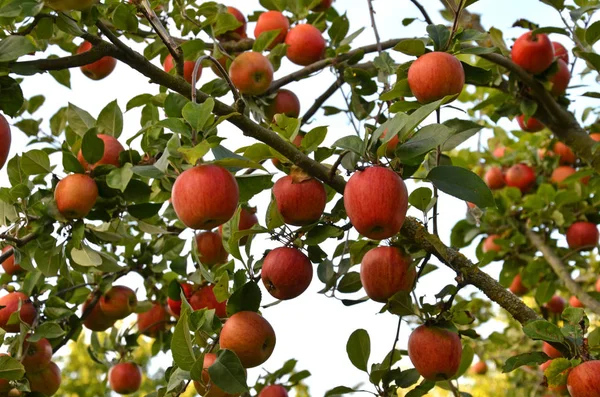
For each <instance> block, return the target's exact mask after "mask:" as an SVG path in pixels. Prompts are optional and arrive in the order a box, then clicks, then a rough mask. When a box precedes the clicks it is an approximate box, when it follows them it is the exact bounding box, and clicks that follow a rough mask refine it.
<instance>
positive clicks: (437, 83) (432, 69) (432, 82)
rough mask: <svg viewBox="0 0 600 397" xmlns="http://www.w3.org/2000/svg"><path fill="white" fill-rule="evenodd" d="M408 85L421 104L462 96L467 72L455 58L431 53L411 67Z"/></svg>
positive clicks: (422, 56) (444, 53)
mask: <svg viewBox="0 0 600 397" xmlns="http://www.w3.org/2000/svg"><path fill="white" fill-rule="evenodd" d="M408 85H409V86H410V90H411V91H412V93H413V95H414V96H415V97H416V98H417V100H418V101H419V102H421V103H429V102H434V101H437V100H439V99H442V98H443V97H445V96H449V95H458V94H460V93H461V92H462V89H463V87H464V85H465V71H464V69H463V66H462V64H461V63H460V61H459V60H458V59H457V58H456V57H455V56H453V55H450V54H448V53H446V52H429V53H427V54H424V55H421V56H420V57H419V58H418V59H417V60H416V61H414V62H413V63H412V65H410V68H409V69H408Z"/></svg>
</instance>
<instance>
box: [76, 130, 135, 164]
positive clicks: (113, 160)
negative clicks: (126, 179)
mask: <svg viewBox="0 0 600 397" xmlns="http://www.w3.org/2000/svg"><path fill="white" fill-rule="evenodd" d="M98 138H100V139H102V141H103V142H104V154H103V155H102V158H101V159H100V160H99V161H98V162H97V163H95V164H91V165H90V164H88V162H87V161H85V158H84V157H83V153H82V152H81V150H79V153H78V154H77V160H79V163H81V165H82V166H83V168H84V169H85V170H93V169H94V168H96V167H97V166H99V165H103V164H110V165H114V166H115V167H120V166H121V164H120V163H119V155H120V154H121V152H123V151H124V150H125V148H123V145H121V143H120V142H119V141H118V140H117V138H115V137H114V136H110V135H105V134H98Z"/></svg>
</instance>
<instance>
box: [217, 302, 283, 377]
mask: <svg viewBox="0 0 600 397" xmlns="http://www.w3.org/2000/svg"><path fill="white" fill-rule="evenodd" d="M275 342H276V338H275V331H273V327H271V324H269V322H268V321H267V320H265V319H264V318H263V317H262V316H261V315H260V314H258V313H255V312H248V311H245V312H238V313H235V314H234V315H233V316H231V317H229V319H228V320H227V321H226V322H225V325H224V326H223V329H222V330H221V337H220V339H219V343H220V345H221V349H229V350H232V351H233V352H234V353H235V354H237V356H238V357H239V359H240V361H241V362H242V366H243V367H244V368H254V367H257V366H259V365H261V364H262V363H264V362H265V361H267V360H268V359H269V357H271V354H272V353H273V349H274V348H275Z"/></svg>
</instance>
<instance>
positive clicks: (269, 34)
mask: <svg viewBox="0 0 600 397" xmlns="http://www.w3.org/2000/svg"><path fill="white" fill-rule="evenodd" d="M280 32H281V29H275V30H269V31H266V32H262V33H261V34H260V36H258V37H257V38H256V40H255V41H254V44H253V45H252V51H255V52H263V51H265V50H266V49H267V48H269V47H270V46H271V43H273V40H275V39H276V38H277V36H279V33H280Z"/></svg>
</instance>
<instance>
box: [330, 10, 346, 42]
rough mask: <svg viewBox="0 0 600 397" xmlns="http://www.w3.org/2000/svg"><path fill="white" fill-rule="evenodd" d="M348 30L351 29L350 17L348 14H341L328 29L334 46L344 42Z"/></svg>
mask: <svg viewBox="0 0 600 397" xmlns="http://www.w3.org/2000/svg"><path fill="white" fill-rule="evenodd" d="M348 30H350V22H349V21H348V17H347V16H346V14H344V15H340V16H339V17H337V18H335V19H334V20H333V22H332V23H331V26H330V27H329V30H328V31H327V34H328V35H329V38H330V39H331V43H332V44H333V45H334V46H337V45H338V44H339V43H341V42H342V40H343V39H344V37H346V35H347V34H348Z"/></svg>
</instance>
